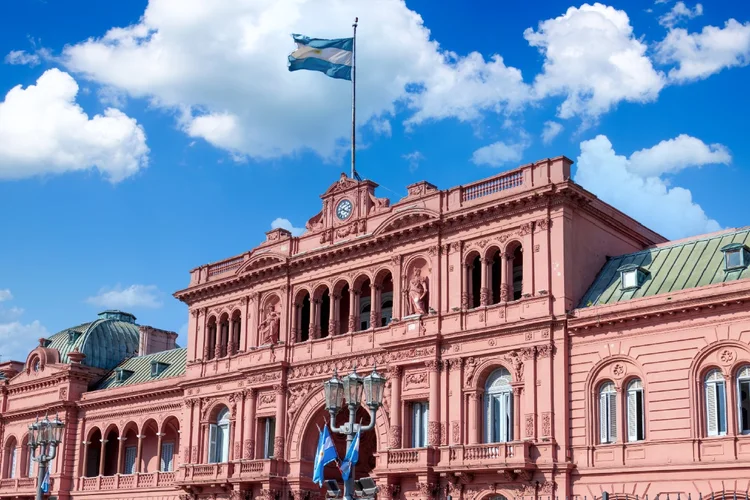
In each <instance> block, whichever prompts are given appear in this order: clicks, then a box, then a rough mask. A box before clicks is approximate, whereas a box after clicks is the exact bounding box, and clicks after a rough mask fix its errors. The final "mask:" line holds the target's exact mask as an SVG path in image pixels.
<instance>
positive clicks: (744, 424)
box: [737, 365, 750, 434]
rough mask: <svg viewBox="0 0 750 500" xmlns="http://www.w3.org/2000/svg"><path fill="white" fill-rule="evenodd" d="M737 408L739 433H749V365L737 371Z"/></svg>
mask: <svg viewBox="0 0 750 500" xmlns="http://www.w3.org/2000/svg"><path fill="white" fill-rule="evenodd" d="M737 409H738V413H737V421H738V422H739V425H740V429H739V430H740V434H750V365H748V366H744V367H743V368H742V369H741V370H740V371H739V372H738V373H737Z"/></svg>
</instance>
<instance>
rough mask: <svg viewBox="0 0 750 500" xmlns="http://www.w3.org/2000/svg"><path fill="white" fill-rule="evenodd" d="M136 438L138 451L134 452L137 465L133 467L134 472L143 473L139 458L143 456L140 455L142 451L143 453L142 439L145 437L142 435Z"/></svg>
mask: <svg viewBox="0 0 750 500" xmlns="http://www.w3.org/2000/svg"><path fill="white" fill-rule="evenodd" d="M136 437H137V438H138V451H136V454H135V463H136V464H137V465H136V466H135V471H136V472H143V464H142V463H141V457H142V456H143V454H142V451H143V438H144V437H146V436H144V435H142V434H138V435H137V436H136Z"/></svg>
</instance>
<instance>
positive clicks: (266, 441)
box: [263, 417, 276, 460]
mask: <svg viewBox="0 0 750 500" xmlns="http://www.w3.org/2000/svg"><path fill="white" fill-rule="evenodd" d="M275 439H276V419H275V418H274V417H266V418H265V419H263V458H264V459H267V460H268V459H271V458H273V451H274V450H273V445H274V441H275Z"/></svg>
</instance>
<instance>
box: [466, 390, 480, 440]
mask: <svg viewBox="0 0 750 500" xmlns="http://www.w3.org/2000/svg"><path fill="white" fill-rule="evenodd" d="M481 401H482V398H481V395H480V394H479V393H478V392H477V391H474V392H470V393H469V426H468V427H469V429H468V434H469V444H477V443H478V442H479V427H478V426H477V424H478V414H477V410H479V404H480V402H481Z"/></svg>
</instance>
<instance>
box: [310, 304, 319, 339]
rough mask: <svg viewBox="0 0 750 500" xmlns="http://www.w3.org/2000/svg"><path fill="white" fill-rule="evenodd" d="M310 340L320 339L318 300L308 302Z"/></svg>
mask: <svg viewBox="0 0 750 500" xmlns="http://www.w3.org/2000/svg"><path fill="white" fill-rule="evenodd" d="M310 338H311V339H319V338H320V299H313V300H311V301H310Z"/></svg>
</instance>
